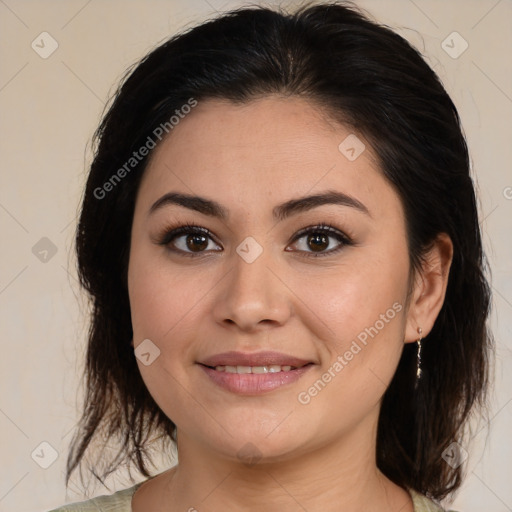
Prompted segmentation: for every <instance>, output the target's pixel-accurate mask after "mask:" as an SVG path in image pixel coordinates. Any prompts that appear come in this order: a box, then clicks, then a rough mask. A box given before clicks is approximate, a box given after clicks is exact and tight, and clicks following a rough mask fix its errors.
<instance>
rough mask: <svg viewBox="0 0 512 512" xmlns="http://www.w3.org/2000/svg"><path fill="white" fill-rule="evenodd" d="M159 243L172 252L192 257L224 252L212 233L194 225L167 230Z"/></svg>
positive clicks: (160, 237)
mask: <svg viewBox="0 0 512 512" xmlns="http://www.w3.org/2000/svg"><path fill="white" fill-rule="evenodd" d="M157 243H158V244H159V245H164V246H166V247H168V249H169V250H170V251H173V252H175V253H178V254H179V253H181V254H182V255H183V256H192V257H193V256H195V255H201V254H202V253H205V252H207V251H208V252H209V251H215V252H219V251H220V250H222V248H220V246H219V245H218V244H217V243H216V242H215V241H214V240H213V238H212V233H211V232H210V231H209V230H208V229H206V228H203V227H201V226H196V225H193V224H186V225H182V226H179V227H177V228H176V227H175V228H166V229H165V230H164V232H163V233H162V234H161V235H160V236H159V237H158V242H157ZM215 247H217V248H215Z"/></svg>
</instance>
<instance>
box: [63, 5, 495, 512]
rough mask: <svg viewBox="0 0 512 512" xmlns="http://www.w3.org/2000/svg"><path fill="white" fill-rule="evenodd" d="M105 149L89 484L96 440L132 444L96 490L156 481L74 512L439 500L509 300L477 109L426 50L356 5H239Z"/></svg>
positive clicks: (405, 508)
mask: <svg viewBox="0 0 512 512" xmlns="http://www.w3.org/2000/svg"><path fill="white" fill-rule="evenodd" d="M97 141H98V145H97V150H96V154H95V158H94V161H93V163H92V166H91V171H90V174H89V178H88V182H87V187H86V192H85V197H84V200H83V206H82V213H81V218H80V222H79V226H78V231H77V253H78V265H79V275H80V278H81V282H82V285H83V286H84V288H85V289H86V290H87V291H88V292H89V294H90V295H91V297H92V299H93V306H94V310H93V317H92V326H91V331H90V337H89V345H88V354H87V366H86V377H87V388H86V389H87V396H86V403H85V408H84V411H85V412H84V415H83V417H82V420H81V427H82V428H81V429H80V431H79V432H78V433H77V434H76V435H75V438H74V440H73V445H72V450H71V452H70V454H69V459H68V468H67V480H69V477H70V474H71V473H72V472H73V471H74V470H75V469H76V468H77V467H78V466H79V465H80V464H81V462H83V459H84V455H85V453H86V450H87V449H88V448H89V449H90V447H92V446H93V445H94V443H93V441H96V439H97V437H99V436H101V437H103V441H104V442H105V444H106V442H107V441H108V440H109V439H114V440H118V441H120V442H121V443H122V448H121V449H120V451H119V453H118V454H117V457H116V458H114V460H109V458H108V457H106V456H105V455H104V452H99V457H98V460H97V461H96V462H95V463H93V464H92V466H93V469H92V470H93V472H94V474H95V476H96V477H97V478H98V479H100V481H103V478H104V477H105V476H107V475H108V474H109V473H111V472H112V471H114V470H115V469H116V468H117V467H118V466H119V465H120V464H121V463H123V462H129V463H131V462H134V463H135V464H136V467H137V468H138V469H139V470H140V472H141V473H142V474H143V475H144V476H145V477H148V478H147V480H145V481H144V482H141V483H139V484H137V485H135V486H133V487H130V488H128V489H125V490H123V491H120V492H118V493H115V494H114V495H112V496H105V497H101V498H96V500H90V501H88V502H86V503H82V504H79V505H75V506H73V505H68V506H66V507H63V508H60V509H58V510H60V511H65V510H97V509H98V508H100V509H101V508H102V507H105V509H107V508H108V507H110V508H108V510H116V511H133V512H139V511H144V512H148V511H149V512H151V511H157V510H166V511H171V512H173V511H177V510H189V511H194V510H198V511H218V510H220V509H221V507H222V508H224V509H225V508H228V509H229V510H248V511H249V510H250V511H259V510H265V511H267V512H268V511H280V512H282V511H288V510H289V511H296V510H307V511H308V512H314V511H318V510H344V511H345V512H351V511H360V510H379V511H394V512H398V511H401V512H411V511H416V512H417V511H426V510H442V509H441V507H440V505H439V500H441V499H443V498H444V497H446V496H448V495H449V494H450V493H452V492H453V491H455V490H456V489H458V488H459V487H460V485H461V481H462V476H461V475H462V468H463V466H462V465H461V464H460V462H461V461H462V459H463V453H464V452H463V450H464V448H463V446H464V439H463V431H464V426H465V424H466V422H467V419H468V417H469V414H470V412H472V411H473V410H474V408H475V407H476V406H479V405H480V406H481V405H482V404H483V403H484V399H485V390H486V385H487V382H488V357H489V351H490V348H491V338H490V335H489V333H488V331H487V328H486V319H487V316H488V311H489V295H490V294H489V287H488V284H487V281H486V279H485V277H484V273H483V253H482V246H481V236H480V232H479V224H478V215H477V210H476V205H475V193H474V188H473V183H472V180H471V177H470V172H469V157H468V151H467V147H466V143H465V139H464V136H463V134H462V130H461V127H460V123H459V117H458V114H457V111H456V108H455V106H454V105H453V103H452V101H451V100H450V98H449V97H448V95H447V93H446V91H445V90H444V88H443V86H442V85H441V83H440V81H439V79H438V78H437V77H436V75H435V73H434V72H433V71H432V70H431V69H430V68H429V66H428V65H427V64H426V63H425V61H424V60H423V59H422V57H421V56H420V55H419V53H418V52H417V51H416V50H415V49H413V48H412V47H411V46H410V45H409V44H408V43H407V42H406V41H405V40H404V39H402V38H401V37H400V36H398V35H397V34H395V33H394V32H392V31H391V30H389V29H388V28H385V27H383V26H380V25H378V24H377V23H375V22H372V21H370V20H369V19H368V18H367V17H365V16H364V15H363V14H361V13H360V12H358V11H357V10H356V9H355V8H353V7H348V6H342V5H335V4H322V5H315V6H310V7H306V8H302V9H301V10H299V11H298V12H296V13H294V14H286V13H282V12H277V11H273V10H270V9H266V8H251V9H242V10H238V11H233V12H232V13H228V14H225V15H223V16H221V17H219V18H218V19H216V20H213V21H210V22H207V23H204V24H203V25H200V26H198V27H196V28H194V29H192V30H190V31H188V32H186V33H184V34H181V35H179V36H176V37H173V38H172V39H170V40H169V41H167V42H166V43H164V44H162V45H161V46H160V47H158V48H157V49H156V50H154V51H152V52H151V53H150V54H149V55H148V56H147V57H146V58H145V59H144V60H143V61H142V62H141V63H139V65H138V66H137V67H136V68H135V69H134V70H133V71H132V72H131V73H130V74H129V76H128V77H127V78H126V80H125V81H124V84H123V85H122V86H121V88H120V90H119V92H118V94H117V96H116V98H115V101H114V102H113V104H112V105H111V107H110V109H109V111H108V113H107V114H106V116H105V118H104V120H103V122H102V124H101V126H100V127H99V130H98V132H97ZM152 435H153V436H157V437H154V438H153V439H150V437H151V436H152ZM158 443H160V444H158ZM174 443H176V447H177V452H178V457H179V462H178V464H177V465H176V466H174V467H171V468H170V469H169V470H168V471H165V472H163V473H161V474H158V475H151V473H150V472H149V471H148V468H147V462H151V457H150V451H151V450H154V449H155V447H156V446H158V449H160V450H163V451H164V452H165V453H169V451H170V449H171V448H172V446H174Z"/></svg>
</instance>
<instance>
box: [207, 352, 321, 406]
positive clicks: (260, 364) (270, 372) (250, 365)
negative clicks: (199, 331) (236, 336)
mask: <svg viewBox="0 0 512 512" xmlns="http://www.w3.org/2000/svg"><path fill="white" fill-rule="evenodd" d="M198 365H199V366H200V368H201V369H202V370H203V371H204V373H205V374H206V375H207V376H208V378H209V379H210V381H213V383H215V384H216V385H217V386H219V387H220V388H222V389H223V390H225V391H229V392H231V393H235V394H239V395H253V396H254V395H260V394H262V393H267V392H270V391H273V390H275V389H278V388H281V387H283V386H286V385H289V384H291V383H293V382H296V381H297V380H298V379H300V378H301V377H302V376H303V375H304V374H305V373H306V372H308V371H309V370H310V369H311V368H312V367H313V366H314V365H315V363H314V362H312V361H307V360H305V359H300V358H297V357H294V356H290V355H287V354H281V353H277V352H259V353H254V354H244V353H241V352H226V353H224V354H218V355H216V356H213V357H210V358H207V359H205V360H204V361H202V362H200V363H198Z"/></svg>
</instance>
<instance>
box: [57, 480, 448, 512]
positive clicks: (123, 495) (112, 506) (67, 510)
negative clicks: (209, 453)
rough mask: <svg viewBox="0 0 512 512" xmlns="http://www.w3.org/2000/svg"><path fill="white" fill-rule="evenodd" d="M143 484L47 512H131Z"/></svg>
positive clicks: (419, 508)
mask: <svg viewBox="0 0 512 512" xmlns="http://www.w3.org/2000/svg"><path fill="white" fill-rule="evenodd" d="M143 483H144V482H140V483H138V484H136V485H134V486H133V487H130V488H128V489H123V490H122V491H118V492H116V493H114V494H112V495H110V496H98V497H97V498H93V499H91V500H87V501H81V502H80V503H70V504H69V505H64V506H63V507H60V508H56V509H54V510H50V511H49V512H132V506H131V502H132V496H133V495H134V494H135V491H136V490H137V489H138V488H139V487H140V486H141V485H142V484H143ZM409 493H410V494H411V497H412V502H413V504H414V512H444V509H443V508H441V507H440V506H439V505H437V504H436V503H434V502H433V501H432V500H429V499H428V498H426V497H425V496H422V495H421V494H418V493H417V492H415V491H413V490H409ZM451 512H454V511H451Z"/></svg>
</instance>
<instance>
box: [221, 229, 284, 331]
mask: <svg viewBox="0 0 512 512" xmlns="http://www.w3.org/2000/svg"><path fill="white" fill-rule="evenodd" d="M248 238H249V239H246V240H244V241H243V242H242V243H241V244H240V245H239V246H238V247H237V250H236V252H233V254H232V255H231V257H230V262H229V265H230V268H231V272H229V273H228V275H227V276H226V280H225V282H224V283H223V287H222V292H221V293H220V294H219V296H218V297H217V300H216V304H215V306H214V314H215V317H216V320H217V321H219V322H224V323H226V322H227V323H235V324H237V325H238V326H239V327H240V328H242V329H246V330H251V329H254V328H256V327H257V326H258V325H259V324H261V323H262V322H263V323H268V322H272V323H275V324H282V323H284V322H285V321H286V319H287V318H288V317H289V316H290V302H289V297H287V295H286V289H285V287H284V286H283V284H282V283H281V282H280V280H279V279H278V278H277V277H276V276H275V275H274V273H275V270H273V269H274V268H276V265H275V262H273V261H272V259H273V257H272V251H271V250H270V249H264V248H263V247H262V246H261V245H259V244H258V246H256V243H257V242H255V240H254V239H252V240H251V239H250V237H248Z"/></svg>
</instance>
